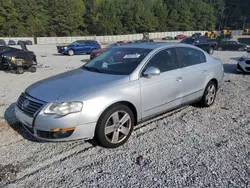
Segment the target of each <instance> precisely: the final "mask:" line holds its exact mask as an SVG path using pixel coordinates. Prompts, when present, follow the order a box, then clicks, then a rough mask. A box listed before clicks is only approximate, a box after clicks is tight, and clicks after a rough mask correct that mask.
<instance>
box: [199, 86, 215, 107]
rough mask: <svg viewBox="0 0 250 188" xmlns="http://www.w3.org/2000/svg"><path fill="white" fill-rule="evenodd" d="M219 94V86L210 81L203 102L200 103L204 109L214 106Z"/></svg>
mask: <svg viewBox="0 0 250 188" xmlns="http://www.w3.org/2000/svg"><path fill="white" fill-rule="evenodd" d="M216 92H217V85H216V83H215V82H214V81H210V82H209V83H208V84H207V86H206V88H205V91H204V94H203V96H202V99H201V101H200V102H199V104H200V106H202V107H209V106H211V105H213V104H214V101H215V98H216Z"/></svg>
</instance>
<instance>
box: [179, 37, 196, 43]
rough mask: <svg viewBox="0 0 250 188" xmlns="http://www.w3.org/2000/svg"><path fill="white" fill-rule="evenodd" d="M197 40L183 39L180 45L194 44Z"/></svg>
mask: <svg viewBox="0 0 250 188" xmlns="http://www.w3.org/2000/svg"><path fill="white" fill-rule="evenodd" d="M194 40H195V39H192V38H185V39H183V40H182V41H181V42H180V43H185V44H193V43H194Z"/></svg>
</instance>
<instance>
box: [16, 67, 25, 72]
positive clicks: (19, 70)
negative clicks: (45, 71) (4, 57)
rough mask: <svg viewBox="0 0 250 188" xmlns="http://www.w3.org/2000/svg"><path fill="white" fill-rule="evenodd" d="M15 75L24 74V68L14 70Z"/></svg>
mask: <svg viewBox="0 0 250 188" xmlns="http://www.w3.org/2000/svg"><path fill="white" fill-rule="evenodd" d="M16 73H17V74H23V73H24V68H23V67H18V68H17V69H16Z"/></svg>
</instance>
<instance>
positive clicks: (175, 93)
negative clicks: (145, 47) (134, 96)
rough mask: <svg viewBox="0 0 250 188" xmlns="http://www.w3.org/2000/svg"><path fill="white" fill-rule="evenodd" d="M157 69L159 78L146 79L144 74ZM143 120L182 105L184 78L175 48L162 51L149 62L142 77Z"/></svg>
mask: <svg viewBox="0 0 250 188" xmlns="http://www.w3.org/2000/svg"><path fill="white" fill-rule="evenodd" d="M148 67H156V68H158V69H159V70H160V71H161V73H160V75H158V76H151V77H146V76H143V72H144V71H145V70H146V69H147V68H148ZM140 87H141V103H142V118H146V117H149V116H151V115H155V114H158V113H161V112H163V111H166V110H170V109H172V108H174V107H176V106H178V105H180V101H181V99H180V96H181V87H182V78H181V70H180V66H179V63H178V61H177V54H176V49H175V48H168V49H164V50H161V51H159V52H157V53H156V54H154V55H153V56H152V58H151V59H150V60H149V61H148V63H147V64H146V66H145V68H144V69H143V71H142V76H141V77H140Z"/></svg>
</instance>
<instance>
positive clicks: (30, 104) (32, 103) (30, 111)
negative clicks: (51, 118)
mask: <svg viewBox="0 0 250 188" xmlns="http://www.w3.org/2000/svg"><path fill="white" fill-rule="evenodd" d="M17 106H18V108H19V109H20V110H22V111H23V112H24V113H25V114H27V115H29V116H34V115H35V113H36V112H37V111H38V110H39V109H40V108H41V107H42V106H43V103H42V102H38V101H37V100H33V99H32V98H30V97H27V96H26V95H25V94H21V96H20V97H19V99H18V101H17Z"/></svg>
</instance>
